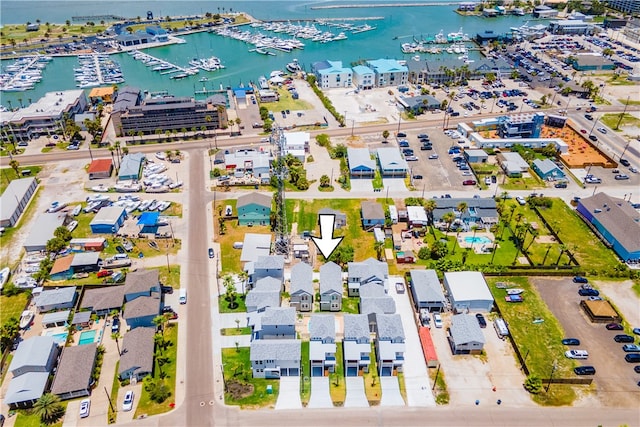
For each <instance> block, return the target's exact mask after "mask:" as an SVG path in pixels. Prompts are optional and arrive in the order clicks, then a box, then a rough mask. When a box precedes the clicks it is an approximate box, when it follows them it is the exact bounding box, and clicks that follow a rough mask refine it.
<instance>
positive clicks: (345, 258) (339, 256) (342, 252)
mask: <svg viewBox="0 0 640 427" xmlns="http://www.w3.org/2000/svg"><path fill="white" fill-rule="evenodd" d="M353 257H354V249H353V246H350V245H345V244H341V245H339V246H338V247H337V248H336V250H334V251H333V253H332V254H331V256H330V257H329V261H333V262H335V263H336V264H338V265H340V266H345V265H346V264H347V263H348V262H351V261H353Z"/></svg>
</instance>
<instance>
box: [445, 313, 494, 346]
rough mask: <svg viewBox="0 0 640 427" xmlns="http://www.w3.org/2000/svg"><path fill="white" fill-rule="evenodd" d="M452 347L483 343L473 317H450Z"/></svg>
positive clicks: (467, 315) (461, 315) (459, 315)
mask: <svg viewBox="0 0 640 427" xmlns="http://www.w3.org/2000/svg"><path fill="white" fill-rule="evenodd" d="M449 333H450V334H451V339H452V340H453V344H454V345H460V344H467V343H470V342H480V343H483V344H484V342H485V340H484V335H483V334H482V329H480V325H478V321H477V320H476V318H475V316H472V315H470V314H456V315H454V316H452V317H451V328H450V329H449Z"/></svg>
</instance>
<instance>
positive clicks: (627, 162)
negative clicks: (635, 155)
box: [620, 159, 631, 167]
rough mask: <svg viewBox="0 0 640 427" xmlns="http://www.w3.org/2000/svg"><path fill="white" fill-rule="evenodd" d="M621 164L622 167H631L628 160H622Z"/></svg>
mask: <svg viewBox="0 0 640 427" xmlns="http://www.w3.org/2000/svg"><path fill="white" fill-rule="evenodd" d="M620 164H621V165H622V166H627V167H629V165H630V164H631V163H629V160H627V159H620Z"/></svg>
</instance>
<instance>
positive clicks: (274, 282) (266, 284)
mask: <svg viewBox="0 0 640 427" xmlns="http://www.w3.org/2000/svg"><path fill="white" fill-rule="evenodd" d="M255 289H256V290H259V291H262V292H267V291H275V292H280V291H281V290H282V282H281V281H280V279H276V278H275V277H271V276H267V277H263V278H261V279H258V281H256V285H255Z"/></svg>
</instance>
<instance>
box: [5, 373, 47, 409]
mask: <svg viewBox="0 0 640 427" xmlns="http://www.w3.org/2000/svg"><path fill="white" fill-rule="evenodd" d="M48 381H49V372H27V373H26V374H22V375H20V376H19V377H15V378H12V379H11V381H10V382H9V387H7V393H6V394H5V395H4V403H5V404H7V405H10V404H12V403H20V402H29V401H32V400H37V399H39V398H40V396H42V395H43V394H44V390H45V387H46V385H47V382H48Z"/></svg>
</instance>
